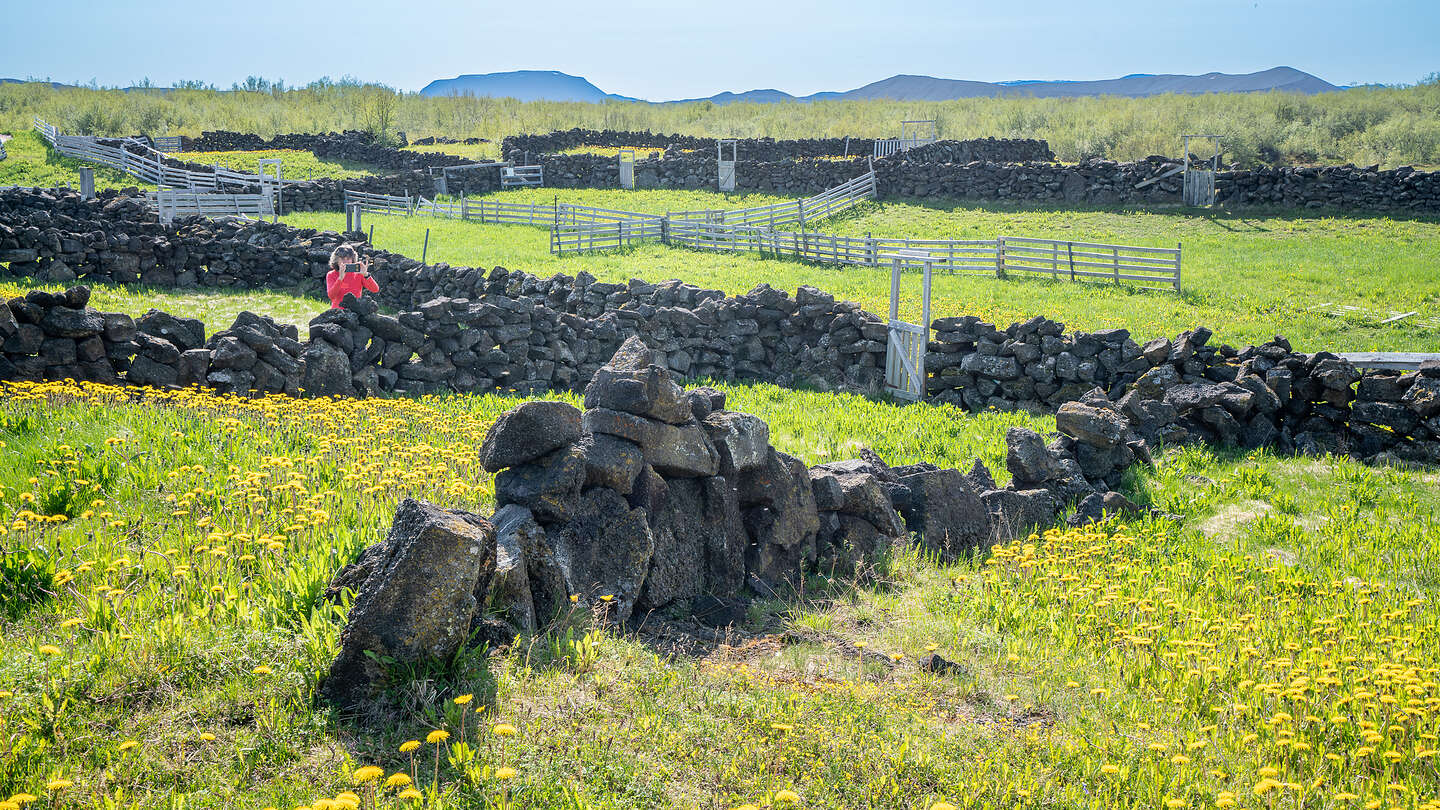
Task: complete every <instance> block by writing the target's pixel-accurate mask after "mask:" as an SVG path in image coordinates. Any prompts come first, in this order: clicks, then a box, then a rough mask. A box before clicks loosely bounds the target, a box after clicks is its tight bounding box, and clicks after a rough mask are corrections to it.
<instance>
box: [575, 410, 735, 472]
mask: <svg viewBox="0 0 1440 810" xmlns="http://www.w3.org/2000/svg"><path fill="white" fill-rule="evenodd" d="M584 425H585V429H586V430H588V431H590V432H591V433H604V434H607V435H610V436H618V437H620V438H622V439H625V440H627V441H630V442H634V443H635V444H637V445H639V446H640V452H641V453H642V454H643V455H644V456H645V463H646V464H649V465H650V466H652V467H654V468H655V471H656V472H658V473H660V474H661V475H664V476H667V477H674V478H706V477H709V476H712V475H715V474H716V473H717V472H719V469H720V465H719V459H718V458H717V456H716V454H715V446H714V445H712V444H711V443H710V438H709V437H708V436H706V435H705V431H704V430H701V428H700V423H698V422H696V421H695V419H694V417H693V416H692V417H691V418H690V421H689V422H686V423H683V424H671V423H668V422H662V421H658V420H655V419H646V418H645V417H642V416H636V415H634V414H630V413H625V412H623V411H616V410H611V409H609V408H591V409H589V410H587V411H585V418H584Z"/></svg>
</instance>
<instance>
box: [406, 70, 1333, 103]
mask: <svg viewBox="0 0 1440 810" xmlns="http://www.w3.org/2000/svg"><path fill="white" fill-rule="evenodd" d="M1340 89H1342V88H1340V87H1337V86H1335V85H1333V84H1331V83H1329V82H1327V81H1325V80H1324V79H1320V78H1317V77H1315V76H1312V75H1310V74H1309V73H1306V72H1304V71H1301V70H1296V69H1295V68H1290V67H1276V68H1270V69H1269V70H1262V71H1259V72H1257V73H1242V74H1231V73H1206V74H1204V75H1201V76H1186V75H1178V74H1150V73H1132V74H1131V75H1129V76H1122V77H1120V78H1118V79H1100V80H1097V81H1063V80H1060V81H1038V80H1033V79H1025V80H1018V81H1009V82H976V81H966V80H964V79H937V78H935V77H934V76H910V75H903V74H902V75H899V76H891V77H890V78H888V79H881V80H880V81H878V82H871V83H870V84H867V85H865V86H864V87H857V88H855V89H854V90H847V91H845V92H833V91H829V92H823V93H814V94H812V95H808V96H793V95H791V94H789V93H786V92H784V91H783V90H774V89H766V90H746V91H745V92H743V93H733V92H728V91H727V92H724V93H717V94H715V95H713V96H709V97H706V98H687V99H680V100H676V101H668V102H662V103H666V104H683V103H686V102H694V101H709V102H711V103H714V104H733V103H735V102H742V101H743V102H753V103H760V104H770V103H775V102H781V101H828V100H831V99H840V100H848V99H893V100H896V101H949V100H951V99H957V98H992V97H999V96H1006V97H1015V96H1034V97H1037V98H1062V97H1063V98H1070V97H1076V96H1100V95H1110V96H1130V97H1138V96H1153V95H1158V94H1160V93H1255V92H1263V91H1267V90H1284V91H1287V92H1292V93H1326V92H1330V91H1332V90H1340ZM420 94H421V95H424V96H448V95H465V94H473V95H476V96H496V97H512V98H518V99H521V100H523V101H534V100H537V99H546V100H549V101H605V100H619V101H634V99H631V98H627V97H625V96H617V95H614V94H611V93H606V92H604V91H603V90H601V89H600V88H598V87H596V86H595V85H593V84H591V83H590V82H588V81H586V80H585V79H583V78H581V77H579V76H570V75H568V74H565V73H559V72H557V71H545V70H517V71H512V72H510V73H483V74H477V75H468V76H460V77H458V78H454V79H441V80H439V81H434V82H431V83H430V84H428V85H426V86H425V89H423V90H421V91H420Z"/></svg>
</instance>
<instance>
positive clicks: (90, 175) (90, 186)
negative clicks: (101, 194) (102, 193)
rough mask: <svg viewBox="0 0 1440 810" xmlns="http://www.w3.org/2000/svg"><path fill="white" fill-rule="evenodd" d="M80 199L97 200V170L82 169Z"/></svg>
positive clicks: (90, 168)
mask: <svg viewBox="0 0 1440 810" xmlns="http://www.w3.org/2000/svg"><path fill="white" fill-rule="evenodd" d="M80 198H81V199H84V200H93V199H95V169H93V168H92V167H90V166H81V167H80Z"/></svg>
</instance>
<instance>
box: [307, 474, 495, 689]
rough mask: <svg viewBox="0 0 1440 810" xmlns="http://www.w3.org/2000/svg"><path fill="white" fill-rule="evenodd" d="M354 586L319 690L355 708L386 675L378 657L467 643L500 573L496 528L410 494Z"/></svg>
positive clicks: (411, 655)
mask: <svg viewBox="0 0 1440 810" xmlns="http://www.w3.org/2000/svg"><path fill="white" fill-rule="evenodd" d="M367 556H369V558H370V559H369V567H368V575H367V576H366V577H365V580H364V582H363V583H362V584H360V585H359V587H358V589H357V594H356V597H355V602H354V604H353V605H352V606H351V608H350V615H349V618H348V620H347V621H346V624H345V629H344V630H342V631H341V633H340V654H339V656H337V657H336V659H335V661H334V662H333V663H332V664H331V666H330V674H329V677H327V678H326V679H325V682H324V684H323V686H322V688H321V690H322V693H323V694H324V695H325V697H326V698H328V699H329V700H331V701H333V702H334V703H336V704H337V705H339V706H340V707H342V708H353V707H355V706H357V705H359V704H360V703H362V702H363V701H364V700H366V699H367V698H368V697H370V696H371V695H372V694H373V693H374V692H375V690H376V689H377V687H379V686H380V685H381V684H382V683H383V680H384V677H385V674H386V673H385V670H384V665H382V663H381V661H383V660H389V661H394V662H395V663H397V664H401V665H404V664H409V663H418V662H421V661H426V660H432V661H444V660H446V659H448V658H450V657H451V656H453V655H454V654H455V653H456V652H457V651H458V650H459V649H460V645H461V644H462V643H463V642H464V641H465V638H466V634H467V631H468V630H469V627H470V620H471V618H472V617H473V616H474V615H475V611H476V608H477V607H478V604H479V603H478V602H477V600H476V594H477V593H479V594H481V595H483V594H485V593H486V591H488V589H489V584H490V578H491V576H492V575H493V574H494V571H495V529H494V527H493V526H491V525H490V524H489V523H488V522H486V521H484V520H482V519H480V518H479V517H477V516H475V515H470V514H467V513H464V512H459V511H453V510H446V509H441V508H440V507H438V506H435V505H433V504H429V503H425V502H423V501H417V500H414V499H412V498H406V499H405V500H404V501H402V502H401V503H400V506H399V508H398V509H396V511H395V520H394V523H393V524H392V525H391V526H390V532H389V534H388V535H386V537H385V540H384V543H383V544H382V547H381V548H380V549H379V550H378V551H373V552H369V553H368V554H367Z"/></svg>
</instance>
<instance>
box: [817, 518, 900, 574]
mask: <svg viewBox="0 0 1440 810" xmlns="http://www.w3.org/2000/svg"><path fill="white" fill-rule="evenodd" d="M899 539H900V537H899V536H897V535H892V534H887V533H886V532H884V531H882V530H881V529H879V528H877V527H876V526H875V524H873V523H871V522H870V521H868V520H866V519H865V518H862V517H857V516H855V515H847V514H844V513H841V512H826V513H824V514H822V515H821V516H820V531H819V533H818V535H817V537H816V539H815V548H816V560H815V565H816V568H817V569H819V571H820V572H821V573H824V574H826V575H829V576H835V575H839V576H847V577H848V576H854V575H856V574H860V573H862V572H863V571H864V570H865V568H866V567H867V566H870V565H875V564H876V563H877V562H878V561H879V560H880V559H882V558H883V557H885V556H886V555H887V554H888V553H889V552H890V549H891V547H892V546H894V544H895V543H896V542H897V541H898V540H899Z"/></svg>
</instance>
